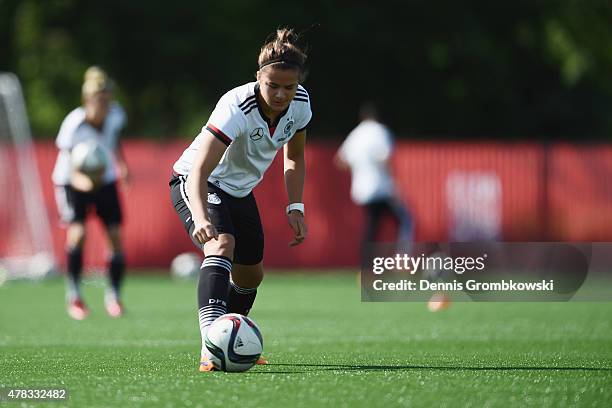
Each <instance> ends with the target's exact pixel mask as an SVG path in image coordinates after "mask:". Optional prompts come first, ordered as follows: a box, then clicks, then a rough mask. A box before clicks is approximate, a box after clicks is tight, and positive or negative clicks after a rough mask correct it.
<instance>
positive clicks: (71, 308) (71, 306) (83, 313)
mask: <svg viewBox="0 0 612 408" xmlns="http://www.w3.org/2000/svg"><path fill="white" fill-rule="evenodd" d="M68 315H69V316H70V317H72V318H73V319H74V320H83V319H85V318H86V317H87V315H89V310H88V309H87V306H85V304H84V303H83V301H82V300H81V299H79V298H75V299H73V300H71V301H70V302H68Z"/></svg>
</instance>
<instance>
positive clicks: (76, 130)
mask: <svg viewBox="0 0 612 408" xmlns="http://www.w3.org/2000/svg"><path fill="white" fill-rule="evenodd" d="M112 87H113V84H112V81H111V80H110V79H109V78H108V76H107V75H106V73H105V72H104V71H103V70H102V69H100V68H98V67H95V66H94V67H90V68H89V69H88V70H87V71H86V72H85V80H84V82H83V88H82V95H83V106H80V107H78V108H76V109H74V110H72V111H71V112H70V113H69V114H68V116H66V118H65V119H64V121H63V122H62V125H61V127H60V131H59V134H58V136H57V139H56V141H55V143H56V145H57V147H58V149H59V153H58V156H57V161H56V162H55V168H54V169H53V175H52V179H53V184H55V198H56V202H57V206H58V209H59V212H60V217H61V219H62V222H63V224H64V225H67V230H66V258H67V260H66V264H67V268H68V274H67V275H68V276H67V278H68V290H67V295H66V297H67V301H68V314H69V315H70V317H72V318H73V319H76V320H83V319H84V318H86V317H87V315H88V314H89V310H88V308H87V306H85V303H84V302H83V298H82V296H81V290H80V278H81V269H82V265H83V245H84V244H85V219H86V217H87V214H88V210H89V208H90V207H94V208H95V210H96V214H97V215H98V217H100V219H101V220H102V222H103V223H104V227H105V229H106V233H107V236H108V241H109V243H110V246H111V253H110V257H109V260H108V272H109V279H110V287H109V289H108V290H107V291H106V296H105V300H104V304H105V307H106V312H107V313H108V314H109V316H111V317H120V316H121V315H122V314H123V306H122V304H121V300H120V296H119V295H120V288H121V283H122V280H123V275H124V269H125V261H124V256H123V250H122V244H121V222H122V213H121V206H120V202H119V195H118V193H117V183H116V181H117V179H118V178H121V179H123V180H124V181H127V179H128V168H127V164H126V162H125V159H124V157H123V154H122V150H121V147H120V142H119V135H120V133H121V130H122V129H123V127H124V125H125V122H126V115H125V111H124V110H123V108H122V107H121V106H120V105H119V104H118V103H117V102H115V101H113V100H112V99H113V98H112V96H113V95H112ZM89 141H96V142H97V143H99V144H100V145H101V146H102V148H103V149H104V152H105V154H106V156H107V157H108V160H107V162H108V163H111V164H110V165H107V166H106V168H105V169H104V172H103V174H101V175H98V176H100V177H98V176H92V175H91V174H85V173H83V172H80V171H78V170H77V169H75V168H73V166H72V163H71V152H72V149H73V148H74V147H75V146H77V145H78V144H79V143H81V142H89ZM115 163H116V164H117V165H118V166H117V169H116V168H115Z"/></svg>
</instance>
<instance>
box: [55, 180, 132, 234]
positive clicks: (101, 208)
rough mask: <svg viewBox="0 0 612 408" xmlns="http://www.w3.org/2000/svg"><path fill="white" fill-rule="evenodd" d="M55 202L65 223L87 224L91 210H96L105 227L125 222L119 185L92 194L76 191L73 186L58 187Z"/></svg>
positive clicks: (107, 185)
mask: <svg viewBox="0 0 612 408" xmlns="http://www.w3.org/2000/svg"><path fill="white" fill-rule="evenodd" d="M55 201H56V203H57V208H58V210H59V213H60V218H61V220H62V222H64V223H68V224H70V223H73V222H85V218H86V217H87V213H88V211H89V210H91V209H94V210H95V212H96V214H97V215H98V217H100V219H101V220H102V222H103V223H104V225H106V226H110V225H120V224H121V222H122V221H123V214H122V211H121V204H120V202H119V193H118V192H117V183H115V182H112V183H108V184H105V185H103V186H102V187H100V188H99V189H97V190H94V191H91V192H87V193H85V192H82V191H78V190H75V189H74V188H72V187H71V186H69V185H68V186H56V187H55Z"/></svg>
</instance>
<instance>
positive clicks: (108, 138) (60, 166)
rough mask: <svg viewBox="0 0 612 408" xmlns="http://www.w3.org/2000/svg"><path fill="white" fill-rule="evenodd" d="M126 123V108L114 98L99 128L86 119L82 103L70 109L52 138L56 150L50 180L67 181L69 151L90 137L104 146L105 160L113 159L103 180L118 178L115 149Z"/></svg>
mask: <svg viewBox="0 0 612 408" xmlns="http://www.w3.org/2000/svg"><path fill="white" fill-rule="evenodd" d="M125 123H126V115H125V111H124V110H123V108H122V107H121V105H119V103H117V102H112V103H111V106H110V108H109V111H108V115H107V116H106V119H105V120H104V125H103V126H102V130H99V129H97V128H95V127H94V126H92V125H90V124H89V123H87V122H85V108H83V107H82V106H81V107H78V108H76V109H74V110H73V111H72V112H70V113H69V114H68V116H66V118H65V119H64V121H63V122H62V125H61V127H60V131H59V134H58V135H57V139H56V140H55V144H56V146H57V147H58V149H59V153H58V155H57V160H56V162H55V168H54V169H53V174H52V176H51V179H52V180H53V184H55V185H57V186H64V185H68V184H70V174H71V172H72V166H71V163H70V151H71V150H72V148H73V147H74V146H76V145H77V144H79V143H81V142H84V141H87V140H92V139H95V140H97V141H98V142H99V143H100V144H101V145H102V146H103V148H104V150H105V152H106V154H107V155H108V159H109V160H108V163H112V165H109V166H107V167H106V171H105V172H104V175H103V177H102V181H103V182H104V183H110V182H113V181H115V180H116V179H117V172H116V169H115V149H116V148H117V143H118V141H119V134H120V132H121V130H122V129H123V127H124V126H125Z"/></svg>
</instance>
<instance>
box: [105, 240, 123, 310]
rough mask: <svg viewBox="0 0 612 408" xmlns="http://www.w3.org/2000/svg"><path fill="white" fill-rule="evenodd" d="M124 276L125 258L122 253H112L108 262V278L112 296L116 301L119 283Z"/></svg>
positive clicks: (119, 287) (119, 288)
mask: <svg viewBox="0 0 612 408" xmlns="http://www.w3.org/2000/svg"><path fill="white" fill-rule="evenodd" d="M124 275H125V257H124V256H123V252H120V251H117V252H114V253H113V255H112V256H111V258H110V260H109V262H108V276H109V279H110V284H111V290H112V292H113V295H115V297H116V298H117V299H118V298H119V291H120V290H121V282H122V281H123V276H124Z"/></svg>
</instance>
